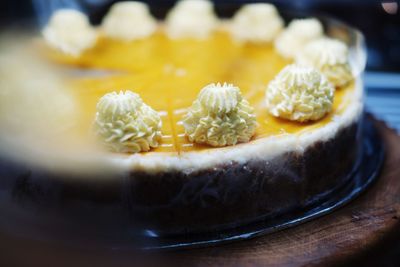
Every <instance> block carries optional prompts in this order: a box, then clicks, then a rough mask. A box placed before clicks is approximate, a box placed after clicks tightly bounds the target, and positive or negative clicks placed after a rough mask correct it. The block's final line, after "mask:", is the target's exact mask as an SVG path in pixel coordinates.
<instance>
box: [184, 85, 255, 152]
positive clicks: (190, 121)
mask: <svg viewBox="0 0 400 267" xmlns="http://www.w3.org/2000/svg"><path fill="white" fill-rule="evenodd" d="M183 126H184V128H185V133H186V135H187V136H188V138H189V141H191V142H195V143H199V144H208V145H211V146H215V147H221V146H229V145H235V144H237V143H242V142H248V141H249V140H250V139H251V137H252V136H253V135H254V133H255V130H256V127H257V122H256V117H255V115H254V109H253V108H252V107H251V106H250V104H249V102H248V101H247V100H245V99H244V98H243V97H242V95H241V92H240V90H239V88H238V87H236V86H233V85H231V84H223V85H221V84H210V85H207V86H206V87H204V88H203V89H202V90H201V92H200V94H199V96H198V98H197V99H196V100H195V101H194V102H193V104H192V106H191V107H190V108H189V110H188V112H187V114H186V115H185V116H184V118H183Z"/></svg>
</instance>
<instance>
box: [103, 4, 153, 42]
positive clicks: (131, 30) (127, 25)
mask: <svg viewBox="0 0 400 267" xmlns="http://www.w3.org/2000/svg"><path fill="white" fill-rule="evenodd" d="M156 29H157V21H156V20H155V19H154V18H153V17H152V15H151V14H150V11H149V7H148V6H147V5H146V4H145V3H142V2H136V1H126V2H119V3H115V4H114V5H113V6H112V7H111V9H110V11H109V12H108V14H107V15H106V16H105V17H104V19H103V22H102V30H103V32H104V34H105V35H106V36H108V37H110V38H113V39H120V40H125V41H132V40H138V39H143V38H146V37H148V36H150V35H152V34H153V33H154V32H155V31H156Z"/></svg>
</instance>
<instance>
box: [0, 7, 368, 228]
mask: <svg viewBox="0 0 400 267" xmlns="http://www.w3.org/2000/svg"><path fill="white" fill-rule="evenodd" d="M284 21H285V20H284V19H283V18H281V16H280V14H279V12H278V11H277V9H276V8H275V7H274V6H272V5H270V4H248V5H244V6H243V7H241V8H240V9H239V10H238V11H237V12H236V13H235V14H234V15H233V16H232V17H231V18H229V19H221V18H218V17H217V16H216V14H215V12H214V9H213V6H212V4H211V2H208V1H205V0H182V1H180V2H178V3H177V4H176V6H175V7H173V8H172V9H171V10H170V12H169V13H168V15H167V17H166V18H165V20H164V21H157V20H156V19H155V18H153V17H152V15H151V13H150V11H149V8H148V7H147V6H146V5H145V4H143V3H139V2H121V3H117V4H114V5H113V6H112V7H111V9H110V11H109V12H108V13H107V15H106V16H105V17H104V19H103V21H102V24H101V25H100V26H98V27H94V26H92V25H90V23H89V20H88V19H87V17H86V15H84V14H83V13H81V12H79V11H76V10H59V11H57V12H55V13H54V14H53V16H52V17H51V18H50V20H49V22H48V24H47V25H46V26H45V27H44V28H43V31H42V32H43V37H34V38H31V39H30V40H28V41H27V42H26V43H27V45H25V46H24V48H23V49H19V50H18V48H16V47H14V46H12V45H11V46H10V47H12V49H11V48H10V47H8V48H10V49H9V50H7V51H9V52H8V54H7V55H4V56H3V55H0V56H2V60H3V62H8V63H9V64H4V63H3V64H2V65H3V66H2V69H1V70H0V73H1V74H2V75H3V76H4V77H7V78H6V82H7V83H8V84H9V85H10V86H8V87H6V86H4V85H3V84H2V85H0V90H2V91H3V92H4V94H2V96H1V97H0V98H1V100H0V105H2V108H0V113H1V116H0V119H1V121H2V123H3V125H6V126H7V129H8V130H7V131H5V132H4V133H2V134H1V137H0V144H1V146H2V148H3V149H2V153H1V155H2V159H1V167H0V170H1V172H2V174H1V179H0V191H1V192H2V193H1V198H2V201H1V206H2V209H3V210H7V212H5V214H13V216H15V215H17V216H27V217H29V218H31V219H32V218H36V219H37V220H39V221H40V220H44V218H46V219H45V220H47V222H51V223H50V224H52V225H53V226H54V227H56V226H55V225H78V226H77V227H86V228H87V229H90V228H91V226H92V225H94V224H95V225H96V226H99V227H104V229H114V230H115V229H117V230H115V231H116V232H118V233H120V234H121V235H123V234H124V233H128V232H129V233H132V232H135V233H138V232H144V233H147V234H148V233H151V235H155V236H169V235H181V234H188V233H190V234H194V233H205V232H211V231H218V230H223V229H230V228H233V227H237V226H242V225H245V224H248V223H251V222H256V221H260V220H268V219H271V218H274V217H276V216H280V215H282V214H285V213H290V212H293V211H299V210H300V211H301V210H302V209H304V208H306V207H309V206H311V205H315V204H316V203H318V202H320V201H322V200H324V199H326V198H329V197H330V196H331V195H332V194H334V193H335V191H336V190H338V189H339V188H340V187H342V186H343V185H345V184H346V183H347V182H348V179H350V177H351V175H350V174H351V173H352V172H353V171H354V170H355V169H356V168H357V164H358V158H359V154H360V149H361V142H362V136H361V131H360V129H361V120H362V115H363V86H362V77H361V76H360V75H361V72H362V69H363V67H364V66H363V64H364V62H363V56H362V55H363V53H364V51H363V50H362V47H361V46H360V45H361V44H360V43H357V42H360V39H357V38H359V36H358V33H357V32H355V31H354V30H352V29H350V28H348V27H347V26H343V25H341V27H338V26H337V25H334V26H332V25H330V24H329V21H327V22H326V21H324V26H323V25H322V23H321V22H320V21H319V20H318V19H316V18H302V19H293V20H292V21H290V22H289V23H288V26H287V27H285V23H284ZM335 37H338V38H335ZM339 37H340V38H341V39H339ZM3 54H5V53H3ZM21 67H23V69H24V71H20V69H21ZM11 73H13V74H15V73H18V75H12V74H11ZM4 84H6V83H4ZM15 88H17V89H15ZM11 91H12V93H10V92H11ZM10 216H12V215H10ZM32 220H34V219H32ZM75 223H76V224H75ZM86 228H85V229H86ZM105 231H108V230H105ZM103 234H104V235H107V233H106V232H103Z"/></svg>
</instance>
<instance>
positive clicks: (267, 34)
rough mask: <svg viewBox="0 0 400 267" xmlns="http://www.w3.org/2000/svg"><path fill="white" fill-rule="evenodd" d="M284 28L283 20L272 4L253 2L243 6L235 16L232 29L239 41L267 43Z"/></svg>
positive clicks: (233, 34)
mask: <svg viewBox="0 0 400 267" xmlns="http://www.w3.org/2000/svg"><path fill="white" fill-rule="evenodd" d="M282 28H283V20H282V18H281V17H280V15H279V13H278V11H277V9H276V8H275V6H274V5H272V4H267V3H253V4H246V5H244V6H243V7H241V8H240V9H239V10H238V11H237V12H236V13H235V15H234V16H233V19H232V23H231V25H230V30H231V33H232V36H233V37H234V39H235V40H237V41H241V42H243V41H249V42H254V43H267V42H271V41H273V40H274V38H275V37H276V36H277V35H278V34H279V32H280V31H281V30H282Z"/></svg>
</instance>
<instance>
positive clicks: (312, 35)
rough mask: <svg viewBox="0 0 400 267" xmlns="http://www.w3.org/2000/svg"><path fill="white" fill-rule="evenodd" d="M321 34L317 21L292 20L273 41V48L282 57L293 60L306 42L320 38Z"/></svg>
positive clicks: (311, 19)
mask: <svg viewBox="0 0 400 267" xmlns="http://www.w3.org/2000/svg"><path fill="white" fill-rule="evenodd" d="M323 33H324V31H323V27H322V24H321V22H319V21H318V20H317V19H314V18H308V19H294V20H292V21H291V22H290V23H289V25H288V27H287V28H286V29H285V30H284V31H283V32H281V33H280V34H279V35H278V37H277V38H276V39H275V48H276V50H277V51H278V53H279V54H281V55H282V56H283V57H286V58H294V57H295V56H296V55H297V53H299V52H300V51H301V50H302V49H303V47H304V46H305V45H306V44H307V43H308V42H310V41H312V40H315V39H318V38H321V37H322V36H323Z"/></svg>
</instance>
